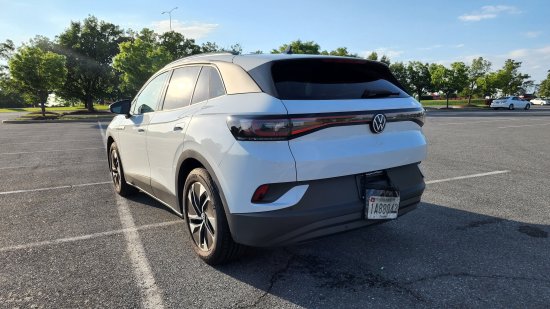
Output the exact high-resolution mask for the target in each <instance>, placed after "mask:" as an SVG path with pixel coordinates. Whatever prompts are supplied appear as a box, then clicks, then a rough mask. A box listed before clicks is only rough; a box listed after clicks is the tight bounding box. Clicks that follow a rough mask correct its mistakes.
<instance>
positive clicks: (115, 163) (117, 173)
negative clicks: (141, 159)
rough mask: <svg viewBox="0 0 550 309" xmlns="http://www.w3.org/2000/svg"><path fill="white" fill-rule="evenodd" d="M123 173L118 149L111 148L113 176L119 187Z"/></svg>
mask: <svg viewBox="0 0 550 309" xmlns="http://www.w3.org/2000/svg"><path fill="white" fill-rule="evenodd" d="M121 174H122V171H121V168H120V159H119V158H118V153H117V151H116V149H113V150H111V176H112V177H113V183H114V184H115V186H116V187H117V188H120V182H121Z"/></svg>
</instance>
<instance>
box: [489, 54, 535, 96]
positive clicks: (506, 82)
mask: <svg viewBox="0 0 550 309" xmlns="http://www.w3.org/2000/svg"><path fill="white" fill-rule="evenodd" d="M520 67H521V62H519V61H515V60H512V59H508V60H506V62H504V66H503V67H502V69H500V70H498V71H497V72H496V73H497V75H496V82H497V86H498V88H499V89H500V90H501V91H502V93H503V94H504V95H515V94H518V93H519V92H520V91H521V87H522V86H523V83H524V82H525V81H526V80H527V79H529V77H530V76H529V75H528V74H522V73H520V72H519V68H520Z"/></svg>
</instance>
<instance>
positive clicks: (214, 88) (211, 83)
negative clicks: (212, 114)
mask: <svg viewBox="0 0 550 309" xmlns="http://www.w3.org/2000/svg"><path fill="white" fill-rule="evenodd" d="M224 94H225V88H224V86H223V82H222V79H221V77H220V74H219V73H218V71H217V70H216V69H215V68H213V67H211V66H204V67H203V68H202V70H201V74H200V76H199V80H198V81H197V87H196V88H195V94H194V95H193V101H192V103H198V102H202V101H204V100H208V99H211V98H215V97H219V96H221V95H224Z"/></svg>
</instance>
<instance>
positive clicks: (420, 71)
mask: <svg viewBox="0 0 550 309" xmlns="http://www.w3.org/2000/svg"><path fill="white" fill-rule="evenodd" d="M407 82H408V85H409V86H410V87H411V88H410V89H411V90H412V92H413V93H415V94H416V95H417V96H418V100H419V101H420V97H421V96H422V94H424V92H426V91H427V90H429V89H430V86H431V85H432V78H431V75H430V71H429V69H428V64H427V63H422V62H419V61H410V62H409V63H408V64H407Z"/></svg>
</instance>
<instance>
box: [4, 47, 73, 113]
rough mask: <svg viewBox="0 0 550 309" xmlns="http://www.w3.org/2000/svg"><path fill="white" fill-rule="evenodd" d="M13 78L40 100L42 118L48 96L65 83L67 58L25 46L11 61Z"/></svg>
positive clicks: (10, 66)
mask: <svg viewBox="0 0 550 309" xmlns="http://www.w3.org/2000/svg"><path fill="white" fill-rule="evenodd" d="M9 68H10V73H11V77H12V78H13V79H14V80H15V81H17V82H18V83H19V84H20V85H21V86H22V88H23V89H25V90H26V91H28V92H30V93H32V94H33V95H36V97H37V98H38V99H39V100H40V106H41V108H42V116H43V117H45V116H46V115H45V113H46V109H45V107H44V103H46V100H47V99H48V95H49V94H50V93H52V92H53V91H55V90H57V89H59V88H60V87H61V86H62V85H63V83H64V82H65V78H66V76H67V69H66V68H65V57H64V56H62V55H59V54H56V53H54V52H51V51H44V50H42V49H41V48H39V47H36V46H23V47H21V48H19V50H18V51H17V53H16V54H15V55H13V57H12V58H11V59H10V61H9Z"/></svg>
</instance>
